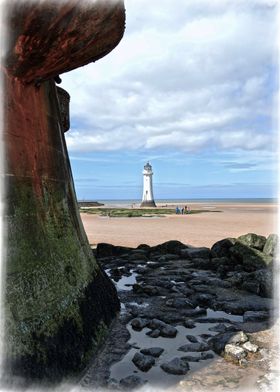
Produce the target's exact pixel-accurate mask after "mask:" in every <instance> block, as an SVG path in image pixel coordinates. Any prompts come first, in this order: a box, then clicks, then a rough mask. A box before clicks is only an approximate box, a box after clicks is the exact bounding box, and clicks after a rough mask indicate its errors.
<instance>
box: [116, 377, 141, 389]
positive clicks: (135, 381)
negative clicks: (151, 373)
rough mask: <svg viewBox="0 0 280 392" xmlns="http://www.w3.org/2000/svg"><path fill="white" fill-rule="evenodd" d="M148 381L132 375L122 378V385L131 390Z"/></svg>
mask: <svg viewBox="0 0 280 392" xmlns="http://www.w3.org/2000/svg"><path fill="white" fill-rule="evenodd" d="M145 383H146V381H144V380H142V378H140V377H139V376H136V375H134V374H133V375H131V376H128V377H125V378H122V379H121V380H120V387H121V388H122V389H125V390H128V391H131V390H132V389H135V388H139V387H141V386H142V385H144V384H145Z"/></svg>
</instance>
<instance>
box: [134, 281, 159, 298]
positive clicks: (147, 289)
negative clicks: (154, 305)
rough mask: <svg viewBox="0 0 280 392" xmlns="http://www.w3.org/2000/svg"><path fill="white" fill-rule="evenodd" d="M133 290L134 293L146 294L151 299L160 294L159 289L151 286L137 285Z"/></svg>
mask: <svg viewBox="0 0 280 392" xmlns="http://www.w3.org/2000/svg"><path fill="white" fill-rule="evenodd" d="M132 289H133V292H134V293H136V294H139V293H144V294H147V295H149V296H151V297H152V296H154V295H158V294H159V290H158V288H157V287H155V286H150V285H146V286H142V285H140V284H138V283H135V284H134V285H133V286H132Z"/></svg>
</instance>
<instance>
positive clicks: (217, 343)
mask: <svg viewBox="0 0 280 392" xmlns="http://www.w3.org/2000/svg"><path fill="white" fill-rule="evenodd" d="M233 335H234V332H225V333H219V334H218V335H215V336H213V337H212V338H210V339H209V340H208V344H209V346H210V348H211V349H212V350H213V351H214V352H215V353H217V354H221V353H222V352H223V350H224V348H225V345H226V344H227V343H228V341H229V339H230V338H231V337H232V336H233Z"/></svg>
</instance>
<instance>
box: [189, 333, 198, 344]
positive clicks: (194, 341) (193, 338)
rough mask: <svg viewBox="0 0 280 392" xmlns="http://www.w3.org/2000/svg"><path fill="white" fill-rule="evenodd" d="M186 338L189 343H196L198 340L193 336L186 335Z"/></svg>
mask: <svg viewBox="0 0 280 392" xmlns="http://www.w3.org/2000/svg"><path fill="white" fill-rule="evenodd" d="M186 338H187V339H188V340H189V341H190V342H191V343H198V340H197V338H196V337H195V336H193V335H186Z"/></svg>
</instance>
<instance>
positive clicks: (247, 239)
mask: <svg viewBox="0 0 280 392" xmlns="http://www.w3.org/2000/svg"><path fill="white" fill-rule="evenodd" d="M237 240H238V241H240V242H242V244H244V245H246V246H249V247H250V248H255V249H258V250H263V247H264V245H265V243H266V238H265V237H264V236H262V235H257V234H254V233H248V234H244V235H241V236H240V237H238V238H237Z"/></svg>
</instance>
